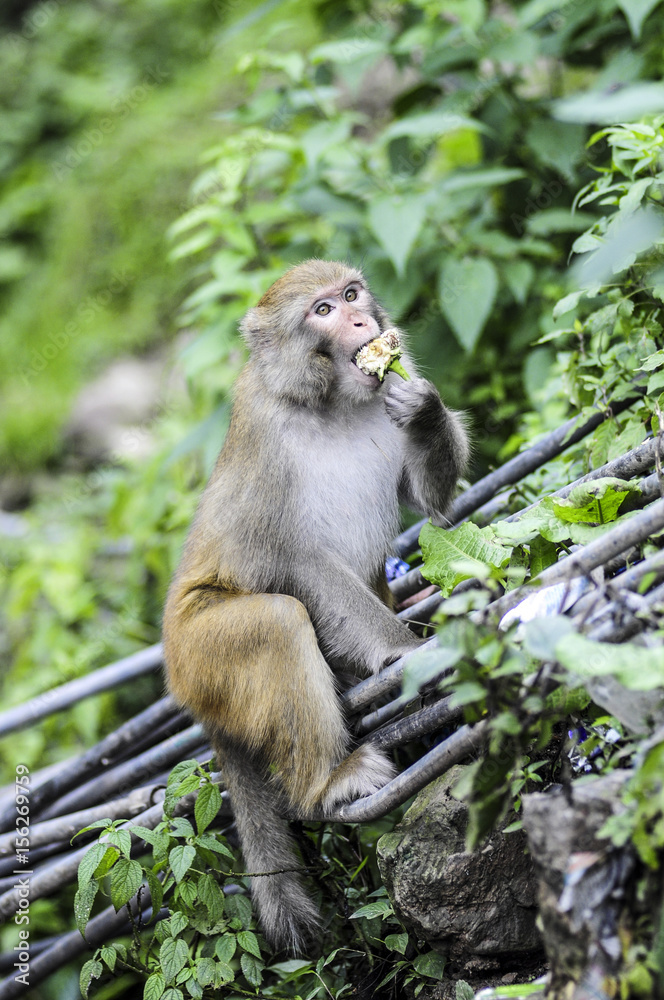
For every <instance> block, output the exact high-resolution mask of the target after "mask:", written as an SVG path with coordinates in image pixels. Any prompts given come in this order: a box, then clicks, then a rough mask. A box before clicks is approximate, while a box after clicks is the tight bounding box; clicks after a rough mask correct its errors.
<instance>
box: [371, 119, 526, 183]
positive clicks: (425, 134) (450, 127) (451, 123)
mask: <svg viewBox="0 0 664 1000" xmlns="http://www.w3.org/2000/svg"><path fill="white" fill-rule="evenodd" d="M462 128H467V129H472V130H473V131H475V132H486V131H488V130H487V127H486V125H483V124H482V122H480V121H478V120H477V119H476V118H468V117H466V115H458V114H451V113H450V112H449V111H422V112H420V113H419V114H415V115H410V116H409V117H407V118H399V119H398V120H397V121H395V122H392V124H391V125H388V127H387V128H386V129H385V130H384V132H383V133H382V134H381V137H380V138H381V141H382V142H391V141H392V140H393V139H399V138H401V136H409V137H410V138H412V139H438V138H439V137H440V136H441V135H446V134H447V133H449V132H457V131H458V130H459V129H462ZM519 175H520V174H519Z"/></svg>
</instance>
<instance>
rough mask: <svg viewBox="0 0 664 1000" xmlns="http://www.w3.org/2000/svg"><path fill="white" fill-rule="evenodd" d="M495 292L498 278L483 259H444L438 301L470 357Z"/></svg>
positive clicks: (490, 264)
mask: <svg viewBox="0 0 664 1000" xmlns="http://www.w3.org/2000/svg"><path fill="white" fill-rule="evenodd" d="M497 291H498V275H497V273H496V269H495V267H494V266H493V264H492V263H491V261H490V260H486V259H484V258H482V257H463V258H462V259H461V260H459V259H458V258H457V257H447V258H446V259H445V261H444V262H443V266H442V268H441V270H440V276H439V280H438V298H439V300H440V305H441V309H442V311H443V315H444V316H445V319H446V320H447V321H448V323H449V324H450V326H451V327H452V330H453V331H454V334H455V336H456V338H457V340H458V341H459V343H460V344H461V346H462V347H464V348H465V349H466V351H468V352H469V353H470V352H471V351H472V350H473V348H474V347H475V344H476V343H477V341H478V339H479V336H480V334H481V332H482V330H483V329H484V324H485V323H486V321H487V319H488V317H489V313H490V312H491V308H492V306H493V303H494V301H495V298H496V292H497Z"/></svg>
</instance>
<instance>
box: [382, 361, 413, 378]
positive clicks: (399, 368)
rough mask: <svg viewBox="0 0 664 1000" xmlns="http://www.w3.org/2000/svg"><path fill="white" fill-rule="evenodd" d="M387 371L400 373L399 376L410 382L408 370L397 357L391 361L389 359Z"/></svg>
mask: <svg viewBox="0 0 664 1000" xmlns="http://www.w3.org/2000/svg"><path fill="white" fill-rule="evenodd" d="M387 371H388V372H396V374H397V375H401V378H403V379H405V380H406V382H410V375H409V374H408V372H407V371H406V369H405V368H404V366H403V365H402V364H401V362H400V361H399V359H398V358H394V359H393V360H392V361H390V363H389V365H388V366H387Z"/></svg>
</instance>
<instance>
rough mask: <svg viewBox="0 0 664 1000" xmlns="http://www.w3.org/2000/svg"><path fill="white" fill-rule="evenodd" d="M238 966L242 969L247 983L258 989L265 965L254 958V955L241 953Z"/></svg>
mask: <svg viewBox="0 0 664 1000" xmlns="http://www.w3.org/2000/svg"><path fill="white" fill-rule="evenodd" d="M240 965H241V967H242V972H243V973H244V978H245V979H246V980H247V982H248V983H249V984H250V985H251V986H253V987H254V988H255V989H258V987H259V986H260V984H261V983H262V981H263V969H264V968H265V964H264V963H263V962H261V961H260V959H258V958H255V957H254V955H250V954H248V953H247V952H246V951H243V952H242V954H241V955H240Z"/></svg>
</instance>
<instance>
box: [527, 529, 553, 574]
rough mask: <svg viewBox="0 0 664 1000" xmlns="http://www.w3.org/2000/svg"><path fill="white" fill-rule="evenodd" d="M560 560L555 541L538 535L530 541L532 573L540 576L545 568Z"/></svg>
mask: <svg viewBox="0 0 664 1000" xmlns="http://www.w3.org/2000/svg"><path fill="white" fill-rule="evenodd" d="M556 562H558V549H557V548H556V546H555V545H554V544H553V542H549V541H547V539H546V538H542V536H541V535H536V536H535V538H533V539H532V541H531V543H530V575H531V576H532V577H535V576H539V574H540V573H541V572H542V570H543V569H546V568H547V567H548V566H553V564H554V563H556Z"/></svg>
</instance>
